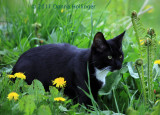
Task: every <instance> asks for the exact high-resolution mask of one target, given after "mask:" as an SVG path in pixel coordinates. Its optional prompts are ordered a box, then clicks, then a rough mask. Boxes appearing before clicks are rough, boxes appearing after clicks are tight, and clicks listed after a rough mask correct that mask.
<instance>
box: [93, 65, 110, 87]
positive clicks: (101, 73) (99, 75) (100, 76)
mask: <svg viewBox="0 0 160 115" xmlns="http://www.w3.org/2000/svg"><path fill="white" fill-rule="evenodd" d="M108 72H109V70H107V69H102V70H100V69H97V68H95V76H96V78H97V79H98V80H99V81H101V82H102V83H103V84H102V87H103V86H104V85H105V83H106V81H105V78H106V76H107V74H108Z"/></svg>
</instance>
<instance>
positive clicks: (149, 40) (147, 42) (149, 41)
mask: <svg viewBox="0 0 160 115" xmlns="http://www.w3.org/2000/svg"><path fill="white" fill-rule="evenodd" d="M151 43H152V40H151V39H150V38H147V39H146V40H145V46H148V45H149V46H150V45H151Z"/></svg>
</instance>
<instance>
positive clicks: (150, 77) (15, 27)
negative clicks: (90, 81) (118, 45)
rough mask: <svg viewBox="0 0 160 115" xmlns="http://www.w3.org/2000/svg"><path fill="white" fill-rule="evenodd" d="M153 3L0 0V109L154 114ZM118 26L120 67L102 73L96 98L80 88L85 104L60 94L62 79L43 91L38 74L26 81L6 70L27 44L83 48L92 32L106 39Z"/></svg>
mask: <svg viewBox="0 0 160 115" xmlns="http://www.w3.org/2000/svg"><path fill="white" fill-rule="evenodd" d="M79 4H80V5H81V4H82V6H83V8H82V7H78V5H79ZM159 4H160V1H158V0H152V1H149V0H134V1H133V0H106V1H105V0H102V1H96V0H94V1H93V0H88V1H86V0H82V1H78V0H70V1H68V0H65V1H63V2H62V1H59V0H33V1H32V0H21V1H16V0H12V1H10V0H0V114H2V113H3V114H26V115H30V114H41V115H42V114H48V115H50V114H54V115H60V114H64V115H65V114H66V115H72V114H73V115H75V114H80V115H84V114H93V115H103V114H104V115H106V114H116V113H117V114H118V113H119V114H128V115H139V114H140V115H144V114H146V115H160V50H159V49H160V37H159V36H160V33H159V29H160V22H159V18H160V15H159V10H160V8H159V6H158V5H159ZM72 6H74V8H72ZM76 6H77V7H76ZM136 11H137V12H136ZM124 30H127V32H126V35H125V38H124V40H123V51H124V55H125V56H124V57H125V58H124V62H123V68H122V69H121V70H120V71H116V72H113V73H111V72H110V73H109V74H108V75H107V77H106V85H105V86H104V88H102V89H101V90H100V91H99V99H98V100H99V101H98V102H97V103H96V102H95V101H94V99H93V97H92V94H86V95H88V96H89V97H90V98H91V99H92V103H93V106H92V107H91V109H88V108H86V107H85V106H84V105H79V104H73V102H72V100H71V99H68V97H67V96H65V95H64V94H63V90H64V88H65V84H67V81H66V82H65V81H64V82H65V84H64V85H63V84H59V85H58V82H56V81H54V82H53V84H57V85H56V86H51V87H50V92H45V90H44V87H43V85H42V84H41V82H39V81H38V80H34V81H33V83H32V85H27V84H26V82H25V80H24V79H26V78H25V76H24V74H22V73H17V74H16V75H14V76H10V74H11V71H12V67H13V65H14V64H15V63H16V61H17V59H18V58H19V56H20V55H21V54H22V53H23V52H25V51H27V50H28V49H30V48H33V47H37V46H40V45H44V44H49V43H64V42H65V43H70V44H72V45H75V46H77V47H79V48H89V47H90V46H91V44H92V40H93V37H94V35H95V33H96V32H98V31H101V32H103V33H104V35H105V38H106V39H111V38H113V37H114V36H116V35H118V34H120V33H121V32H123V31H124ZM14 77H17V79H16V80H15V82H13V80H12V78H14ZM57 77H63V76H57ZM59 86H61V88H59ZM88 88H90V87H89V86H88ZM58 89H60V90H58Z"/></svg>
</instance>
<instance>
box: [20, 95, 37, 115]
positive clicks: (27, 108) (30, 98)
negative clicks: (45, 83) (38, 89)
mask: <svg viewBox="0 0 160 115" xmlns="http://www.w3.org/2000/svg"><path fill="white" fill-rule="evenodd" d="M34 98H35V97H34V95H25V96H23V97H22V98H21V99H20V100H19V110H20V111H23V112H24V113H25V115H31V114H33V112H34V110H35V109H36V105H35V103H34Z"/></svg>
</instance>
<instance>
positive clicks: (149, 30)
mask: <svg viewBox="0 0 160 115" xmlns="http://www.w3.org/2000/svg"><path fill="white" fill-rule="evenodd" d="M147 34H149V35H150V36H153V35H154V34H155V31H154V29H152V28H149V29H148V30H147Z"/></svg>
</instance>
